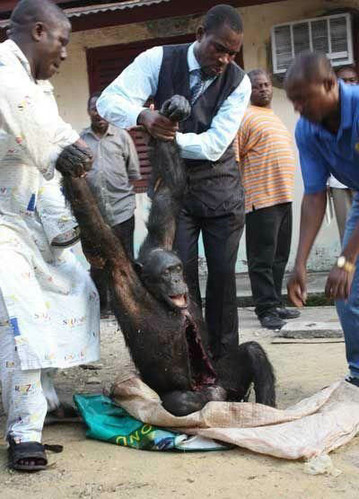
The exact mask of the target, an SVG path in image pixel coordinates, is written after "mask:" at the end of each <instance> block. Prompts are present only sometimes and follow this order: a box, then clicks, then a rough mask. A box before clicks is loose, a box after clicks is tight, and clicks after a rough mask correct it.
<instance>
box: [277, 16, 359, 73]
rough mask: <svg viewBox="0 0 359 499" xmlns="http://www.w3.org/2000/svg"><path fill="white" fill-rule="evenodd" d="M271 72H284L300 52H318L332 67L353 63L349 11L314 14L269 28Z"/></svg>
mask: <svg viewBox="0 0 359 499" xmlns="http://www.w3.org/2000/svg"><path fill="white" fill-rule="evenodd" d="M271 39H272V58H273V72H274V73H285V72H286V70H287V69H288V67H289V65H290V63H291V61H292V59H293V58H294V57H295V56H296V55H298V54H299V53H300V52H303V51H305V50H311V51H314V52H322V53H324V54H326V55H327V57H328V58H329V59H330V60H331V63H332V65H333V66H342V65H346V64H352V63H353V42H352V23H351V16H350V14H348V13H347V14H337V15H333V16H325V17H317V18H314V19H307V20H304V21H296V22H292V23H287V24H279V25H277V26H273V28H272V34H271Z"/></svg>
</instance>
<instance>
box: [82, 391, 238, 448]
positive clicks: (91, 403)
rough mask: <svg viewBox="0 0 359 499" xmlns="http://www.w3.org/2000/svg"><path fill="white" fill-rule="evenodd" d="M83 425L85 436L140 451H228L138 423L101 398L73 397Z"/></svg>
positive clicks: (106, 399) (193, 438)
mask: <svg viewBox="0 0 359 499" xmlns="http://www.w3.org/2000/svg"><path fill="white" fill-rule="evenodd" d="M74 401H75V404H76V406H77V407H78V410H79V412H80V414H81V416H82V418H83V420H84V421H85V423H86V425H87V431H86V436H87V437H88V438H93V439H95V440H104V441H105V442H110V443H112V444H116V445H122V446H124V447H132V448H134V449H141V450H161V451H165V450H175V451H176V450H177V451H198V450H201V451H205V450H227V449H229V448H232V446H230V447H228V446H227V445H225V444H221V443H219V442H215V441H214V440H211V439H208V438H203V437H198V436H196V435H195V436H190V435H185V434H183V433H176V432H173V431H169V430H167V429H164V428H158V427H156V426H152V425H149V424H145V423H142V422H141V421H138V420H137V419H134V418H133V417H132V416H130V415H129V414H128V413H127V412H126V411H125V410H124V409H122V408H121V407H119V406H117V405H115V404H114V403H113V402H112V400H111V399H109V398H108V397H105V396H104V395H97V394H96V395H92V394H84V395H79V394H77V395H74Z"/></svg>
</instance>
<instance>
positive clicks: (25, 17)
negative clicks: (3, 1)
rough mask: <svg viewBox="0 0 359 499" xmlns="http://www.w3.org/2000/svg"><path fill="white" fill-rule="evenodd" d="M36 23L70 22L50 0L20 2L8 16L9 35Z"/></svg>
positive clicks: (23, 0)
mask: <svg viewBox="0 0 359 499" xmlns="http://www.w3.org/2000/svg"><path fill="white" fill-rule="evenodd" d="M36 22H43V23H53V24H55V25H56V24H58V23H59V22H66V23H68V24H70V21H69V20H68V18H67V17H66V14H65V13H64V12H63V11H62V10H61V9H60V7H58V6H57V5H56V4H55V3H54V2H53V1H52V0H20V2H18V3H17V5H16V7H15V9H14V10H13V11H12V13H11V16H10V30H9V31H10V33H14V32H16V31H22V30H25V29H26V28H28V27H29V26H31V25H33V24H34V23H36Z"/></svg>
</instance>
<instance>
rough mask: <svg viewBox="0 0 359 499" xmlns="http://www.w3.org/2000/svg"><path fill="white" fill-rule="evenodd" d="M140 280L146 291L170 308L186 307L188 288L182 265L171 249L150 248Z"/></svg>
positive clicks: (179, 308)
mask: <svg viewBox="0 0 359 499" xmlns="http://www.w3.org/2000/svg"><path fill="white" fill-rule="evenodd" d="M140 275H141V280H142V282H143V284H144V285H145V286H146V288H147V289H148V291H150V293H151V294H153V295H154V296H155V297H156V298H158V299H159V300H161V301H164V302H165V303H166V304H167V305H168V306H169V307H170V308H171V309H175V310H181V309H185V308H187V293H188V288H187V285H186V283H185V282H184V278H183V265H182V262H181V260H180V259H179V258H178V256H177V255H176V254H175V253H173V252H172V251H166V250H164V249H162V248H155V249H152V250H151V251H150V252H149V253H148V254H147V255H146V258H145V260H144V261H143V264H142V267H141V272H140Z"/></svg>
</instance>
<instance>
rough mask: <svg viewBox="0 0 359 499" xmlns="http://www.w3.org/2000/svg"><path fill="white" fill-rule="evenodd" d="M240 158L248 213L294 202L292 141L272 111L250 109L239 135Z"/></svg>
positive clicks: (257, 108)
mask: <svg viewBox="0 0 359 499" xmlns="http://www.w3.org/2000/svg"><path fill="white" fill-rule="evenodd" d="M238 155H239V162H240V167H241V171H242V178H243V185H244V188H245V191H246V213H249V212H251V211H253V209H260V208H267V207H269V206H275V205H277V204H281V203H288V202H291V201H293V194H294V171H295V156H294V149H293V141H292V138H291V135H290V133H289V131H288V130H287V128H286V127H285V125H284V123H283V122H282V121H281V120H280V119H279V118H278V116H277V115H276V114H275V113H274V111H273V110H272V109H268V108H265V107H257V106H249V108H248V109H247V111H246V113H245V115H244V118H243V121H242V124H241V127H240V129H239V132H238Z"/></svg>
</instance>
